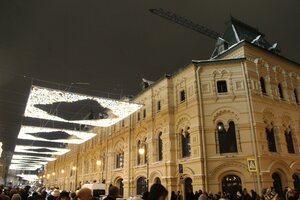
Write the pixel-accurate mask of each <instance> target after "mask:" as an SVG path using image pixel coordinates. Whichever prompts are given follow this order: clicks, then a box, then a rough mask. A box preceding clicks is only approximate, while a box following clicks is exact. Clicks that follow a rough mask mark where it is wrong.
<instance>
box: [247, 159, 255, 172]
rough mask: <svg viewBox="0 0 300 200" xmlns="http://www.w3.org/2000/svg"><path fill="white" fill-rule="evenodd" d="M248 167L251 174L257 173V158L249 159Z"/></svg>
mask: <svg viewBox="0 0 300 200" xmlns="http://www.w3.org/2000/svg"><path fill="white" fill-rule="evenodd" d="M247 165H248V171H249V172H257V166H256V160H255V158H247Z"/></svg>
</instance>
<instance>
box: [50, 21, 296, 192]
mask: <svg viewBox="0 0 300 200" xmlns="http://www.w3.org/2000/svg"><path fill="white" fill-rule="evenodd" d="M258 35H260V36H259V37H257V36H258ZM263 36H264V35H263V34H262V33H260V32H259V31H258V30H257V29H254V28H252V27H250V26H248V25H246V24H244V23H242V22H240V21H238V20H236V19H233V18H232V19H231V21H230V22H229V24H228V26H227V29H226V31H225V33H224V35H223V39H224V40H223V39H219V40H218V41H217V44H216V49H215V51H214V53H213V56H212V58H211V59H209V60H199V61H198V60H197V61H192V62H191V63H190V64H189V65H187V66H185V67H184V68H182V69H180V70H178V71H177V72H176V73H174V74H172V75H166V76H165V77H163V78H161V79H160V80H158V81H156V82H155V83H154V84H152V85H150V86H149V87H147V88H145V89H144V90H143V91H142V92H141V93H139V94H138V95H137V96H135V97H134V99H133V102H136V103H140V104H143V105H144V106H143V108H142V109H140V110H139V111H138V112H136V113H134V114H133V115H131V116H130V117H128V118H126V119H125V120H123V121H121V122H120V123H118V124H115V125H113V126H111V127H107V128H96V129H94V130H93V131H96V132H97V136H96V137H94V138H93V139H91V140H90V141H88V142H85V143H83V144H81V145H69V148H70V149H71V151H70V152H69V153H67V154H65V155H63V156H60V157H58V158H57V160H56V161H53V162H50V163H48V165H47V166H46V169H45V174H48V176H47V179H45V181H44V183H45V184H46V185H47V186H53V185H55V186H58V187H60V188H61V189H67V190H74V189H75V187H76V186H79V185H80V184H83V183H86V182H93V181H94V180H95V181H97V182H100V183H101V182H103V183H105V184H106V188H108V187H109V185H110V184H113V185H116V186H118V187H120V189H121V193H122V194H123V195H124V197H127V196H129V195H135V194H142V193H143V192H144V191H145V190H146V187H147V180H148V185H149V187H150V186H151V185H152V184H153V183H157V182H159V183H161V184H163V185H164V186H165V187H166V188H167V189H168V191H169V192H171V191H178V190H181V191H182V192H183V194H185V193H187V192H188V191H190V190H193V191H196V190H199V189H202V190H204V191H212V192H213V193H216V192H218V191H223V192H230V193H234V192H235V191H237V190H239V189H240V190H242V189H243V188H247V189H248V191H250V189H254V190H256V191H258V192H259V193H260V191H261V189H262V188H267V187H271V186H272V187H275V189H276V191H277V192H278V193H279V194H281V193H282V190H283V189H284V188H285V187H287V186H289V187H292V188H297V189H300V180H299V178H300V114H299V112H300V108H299V99H300V65H299V64H298V63H295V62H293V61H291V60H289V59H287V58H285V57H282V56H280V55H279V52H278V51H279V50H278V49H277V48H276V46H275V45H273V46H272V45H270V44H269V43H268V42H267V41H266V40H265V39H264V37H263ZM140 148H143V149H144V150H145V152H144V153H143V154H140V153H139V149H140ZM247 159H250V160H248V161H249V162H248V161H247ZM96 161H97V164H96ZM252 161H253V162H252ZM249 164H250V165H249ZM248 165H249V167H248ZM179 168H181V169H180V170H179ZM181 170H182V171H181ZM179 172H182V173H179ZM52 173H53V174H54V173H55V175H54V176H53V175H52Z"/></svg>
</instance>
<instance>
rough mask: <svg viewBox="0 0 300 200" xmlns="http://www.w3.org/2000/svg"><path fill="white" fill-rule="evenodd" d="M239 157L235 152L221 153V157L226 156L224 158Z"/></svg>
mask: <svg viewBox="0 0 300 200" xmlns="http://www.w3.org/2000/svg"><path fill="white" fill-rule="evenodd" d="M237 155H239V153H238V152H234V153H220V156H224V157H235V156H237Z"/></svg>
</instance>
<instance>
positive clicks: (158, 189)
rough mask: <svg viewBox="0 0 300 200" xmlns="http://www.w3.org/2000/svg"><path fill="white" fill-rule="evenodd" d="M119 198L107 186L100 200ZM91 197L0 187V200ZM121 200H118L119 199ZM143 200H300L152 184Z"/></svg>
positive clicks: (290, 194)
mask: <svg viewBox="0 0 300 200" xmlns="http://www.w3.org/2000/svg"><path fill="white" fill-rule="evenodd" d="M117 198H121V196H120V195H119V188H118V187H116V186H113V185H110V187H109V191H108V195H107V197H105V198H104V199H103V200H116V199H117ZM97 199H98V198H97V197H95V196H93V193H92V191H91V190H90V189H89V188H81V189H78V190H77V191H76V192H67V191H60V190H59V189H58V188H53V189H52V190H46V188H38V189H36V190H33V189H32V188H31V187H30V186H25V187H24V188H20V187H12V188H10V187H5V188H4V186H1V185H0V200H97ZM121 199H122V198H121ZM141 199H143V200H167V199H170V200H300V197H299V192H298V191H297V190H293V189H291V188H285V190H284V191H283V193H282V194H281V195H278V194H277V193H276V191H275V189H274V188H270V189H264V190H263V191H262V196H260V195H258V194H257V193H256V192H255V191H253V190H251V191H250V192H248V191H247V189H244V190H243V191H237V192H236V194H230V193H227V194H226V193H221V192H219V193H217V194H213V193H212V192H208V193H207V192H203V191H202V190H198V191H196V192H195V193H194V192H192V191H189V192H187V193H185V197H184V198H183V195H182V194H181V192H180V191H177V192H175V191H172V192H171V194H169V192H168V190H167V189H166V188H165V187H164V186H163V185H161V184H153V185H152V186H151V188H150V191H149V192H145V193H144V194H143V196H142V197H141Z"/></svg>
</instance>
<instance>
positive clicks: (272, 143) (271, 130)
mask: <svg viewBox="0 0 300 200" xmlns="http://www.w3.org/2000/svg"><path fill="white" fill-rule="evenodd" d="M266 134H267V140H268V148H269V151H270V152H276V151H277V150H276V143H275V135H274V128H273V125H272V124H271V126H270V127H267V128H266Z"/></svg>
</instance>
